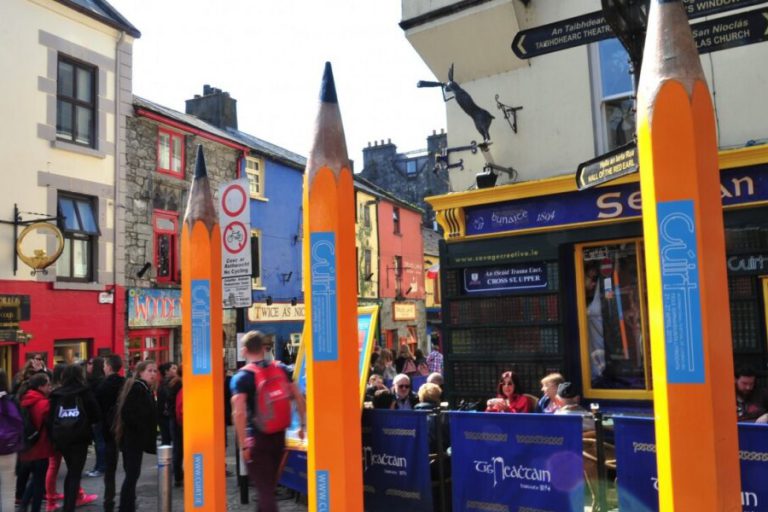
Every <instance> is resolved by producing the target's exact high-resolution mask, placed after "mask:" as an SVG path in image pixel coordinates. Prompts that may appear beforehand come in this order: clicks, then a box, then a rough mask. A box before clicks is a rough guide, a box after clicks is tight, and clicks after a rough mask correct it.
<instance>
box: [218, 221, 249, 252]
mask: <svg viewBox="0 0 768 512" xmlns="http://www.w3.org/2000/svg"><path fill="white" fill-rule="evenodd" d="M221 236H222V238H223V239H224V248H225V249H226V250H227V252H229V253H230V254H237V253H239V252H240V251H242V250H243V249H244V248H245V245H246V243H247V242H248V230H247V229H245V224H243V223H242V222H239V221H234V222H230V223H229V224H227V226H226V227H225V228H224V232H223V233H222V235H221Z"/></svg>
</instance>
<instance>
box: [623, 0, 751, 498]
mask: <svg viewBox="0 0 768 512" xmlns="http://www.w3.org/2000/svg"><path fill="white" fill-rule="evenodd" d="M637 116H638V127H639V129H638V139H639V154H640V185H641V190H642V197H643V229H644V232H645V248H646V249H645V258H646V266H647V282H648V303H649V312H650V326H651V352H652V364H653V386H654V392H653V398H654V408H655V414H656V455H657V464H658V471H659V473H658V476H659V503H660V508H661V510H663V511H669V510H678V511H692V510H696V511H705V510H712V511H715V510H717V511H725V510H728V511H730V510H741V502H740V482H739V460H738V438H737V429H736V409H735V403H736V402H735V400H736V399H735V396H734V381H733V354H732V345H731V325H730V314H729V304H728V287H727V280H726V266H725V240H724V239H725V235H724V231H723V209H722V203H721V201H720V180H719V169H718V159H717V137H716V131H715V118H714V112H713V109H712V101H711V98H710V95H709V90H708V88H707V83H706V81H705V79H704V73H703V71H702V68H701V63H700V61H699V54H698V52H697V50H696V44H695V42H694V40H693V37H692V35H691V29H690V27H689V25H688V18H687V16H686V14H685V10H684V7H683V5H682V3H681V2H680V1H679V0H672V1H670V0H652V2H651V10H650V13H649V19H648V32H647V35H646V42H645V52H644V58H643V66H642V72H641V74H640V85H639V89H638V110H637Z"/></svg>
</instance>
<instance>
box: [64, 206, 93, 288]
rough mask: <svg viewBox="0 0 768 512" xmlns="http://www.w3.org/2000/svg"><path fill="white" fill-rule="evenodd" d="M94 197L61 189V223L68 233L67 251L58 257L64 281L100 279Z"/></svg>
mask: <svg viewBox="0 0 768 512" xmlns="http://www.w3.org/2000/svg"><path fill="white" fill-rule="evenodd" d="M95 204H96V199H95V198H92V197H86V196H80V195H74V194H72V195H70V194H66V193H60V194H59V197H58V216H59V220H58V224H59V229H61V231H62V233H63V235H64V251H63V252H62V253H61V256H60V257H59V259H58V260H56V277H57V278H58V279H59V280H64V281H85V282H88V281H95V280H96V269H95V266H96V262H97V261H98V258H97V257H96V254H95V253H96V244H97V242H98V237H99V235H100V231H99V225H98V214H97V212H96V208H95V206H94V205H95Z"/></svg>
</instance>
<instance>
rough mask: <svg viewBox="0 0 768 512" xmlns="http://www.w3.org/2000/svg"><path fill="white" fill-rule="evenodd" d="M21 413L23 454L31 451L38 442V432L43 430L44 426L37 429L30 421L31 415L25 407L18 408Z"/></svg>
mask: <svg viewBox="0 0 768 512" xmlns="http://www.w3.org/2000/svg"><path fill="white" fill-rule="evenodd" d="M19 411H20V412H21V419H22V420H23V421H24V448H23V450H22V451H23V452H25V451H27V450H29V449H31V448H32V447H33V446H35V444H37V442H38V441H39V440H40V431H41V430H42V429H43V428H45V427H44V425H40V428H39V429H38V428H37V427H36V426H35V423H34V422H33V421H32V414H30V412H29V409H27V408H26V407H21V406H19Z"/></svg>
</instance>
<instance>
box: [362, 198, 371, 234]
mask: <svg viewBox="0 0 768 512" xmlns="http://www.w3.org/2000/svg"><path fill="white" fill-rule="evenodd" d="M363 226H365V227H367V228H369V227H371V205H370V204H368V203H365V204H364V205H363Z"/></svg>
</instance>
